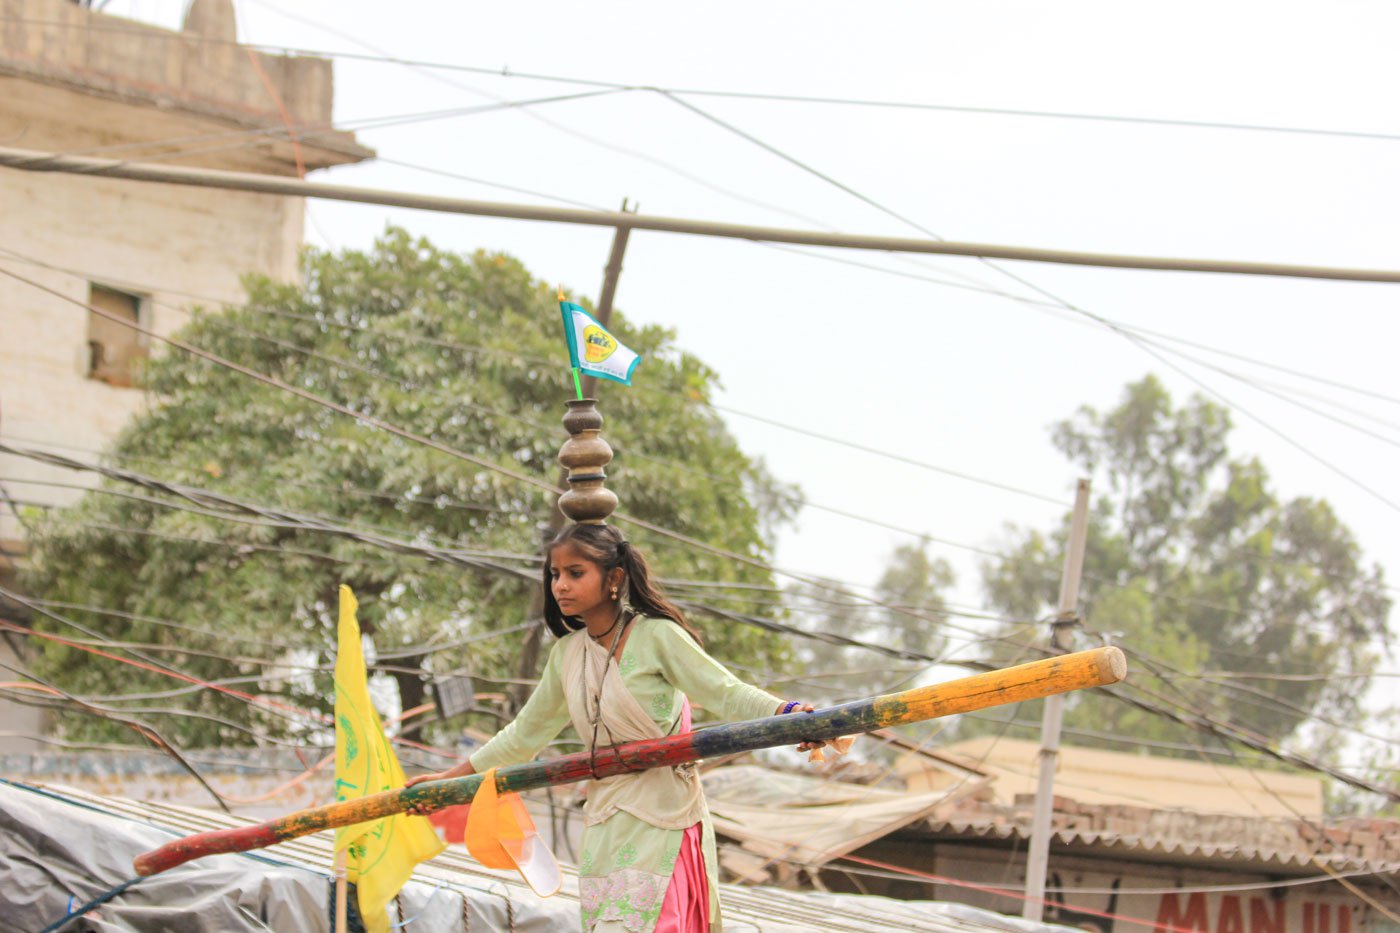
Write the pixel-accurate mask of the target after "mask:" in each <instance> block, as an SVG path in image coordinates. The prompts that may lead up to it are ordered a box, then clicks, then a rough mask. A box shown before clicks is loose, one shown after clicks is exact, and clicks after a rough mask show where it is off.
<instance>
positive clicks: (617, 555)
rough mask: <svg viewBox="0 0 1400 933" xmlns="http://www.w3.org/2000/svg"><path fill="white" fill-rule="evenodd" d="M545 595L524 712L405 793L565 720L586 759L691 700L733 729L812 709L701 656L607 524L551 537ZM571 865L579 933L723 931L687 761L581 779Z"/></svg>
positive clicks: (467, 769) (656, 731) (534, 747)
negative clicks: (578, 854) (539, 662)
mask: <svg viewBox="0 0 1400 933" xmlns="http://www.w3.org/2000/svg"><path fill="white" fill-rule="evenodd" d="M544 593H545V600H544V602H545V610H544V612H545V622H546V623H547V624H548V625H549V629H550V631H551V632H553V633H554V634H555V635H556V636H558V639H559V640H558V641H557V642H555V644H554V647H553V648H552V649H551V650H550V653H549V659H548V661H547V662H546V663H545V667H544V673H543V674H542V675H541V677H540V684H539V687H538V688H536V690H535V692H534V693H533V694H532V695H531V696H530V699H529V700H528V701H527V702H526V703H525V706H524V707H523V708H522V709H521V711H520V715H518V716H517V717H516V718H515V720H514V721H513V722H511V723H510V724H509V725H507V726H506V727H505V728H504V729H502V730H501V731H500V732H499V733H497V734H496V736H495V738H493V739H491V741H490V742H487V743H486V745H484V746H482V747H481V748H480V749H478V750H477V751H476V752H475V753H474V754H473V755H472V756H471V757H470V758H469V759H468V760H466V761H464V762H462V763H461V764H459V765H457V766H456V767H454V768H451V769H449V770H447V771H443V772H440V773H437V774H424V775H420V776H418V777H415V778H412V779H411V780H409V781H408V782H407V786H410V787H411V786H412V785H414V784H417V783H419V782H420V781H436V780H441V779H443V778H454V777H462V776H464V775H468V774H474V773H477V772H480V771H484V770H487V769H489V768H495V767H501V766H505V765H512V764H518V763H521V762H525V761H529V760H530V759H532V758H533V757H534V756H535V755H536V754H537V753H538V752H539V751H540V750H541V749H542V748H544V747H545V745H547V744H548V743H549V742H550V741H551V740H552V739H553V738H554V737H555V736H556V735H558V734H559V732H560V731H561V730H562V729H563V728H564V727H565V726H566V725H569V724H570V723H572V724H573V727H574V729H575V730H576V731H577V732H578V735H579V738H580V739H582V741H583V743H584V746H585V748H587V749H590V750H591V749H596V748H600V747H603V748H605V747H607V746H610V745H615V744H623V743H626V742H635V741H638V740H641V739H654V738H661V737H662V736H665V735H672V734H676V733H680V732H688V731H689V730H690V701H689V698H694V699H695V701H696V702H697V703H699V704H701V705H702V706H704V707H705V709H707V710H709V711H710V713H711V714H713V715H715V716H717V717H719V718H721V719H725V720H730V721H737V720H745V719H758V718H760V717H763V716H773V715H777V714H781V713H789V712H793V711H794V710H801V711H804V712H810V711H811V709H812V707H811V706H808V705H806V704H802V703H798V702H795V701H793V702H787V703H784V702H783V701H782V700H780V699H778V698H777V697H775V696H773V695H772V694H770V693H767V692H765V691H763V690H760V689H758V688H757V687H751V686H749V685H748V684H745V683H743V682H741V681H740V680H739V679H738V678H736V677H735V676H734V675H733V674H731V673H730V672H729V671H728V670H726V669H725V668H723V667H721V666H720V665H719V664H718V663H717V662H715V661H714V660H713V659H712V658H711V657H710V656H709V655H707V654H706V653H705V652H704V651H703V650H701V648H700V646H699V640H700V639H699V636H698V635H697V634H696V633H695V631H694V630H693V629H692V628H691V627H690V626H689V625H688V624H687V623H686V621H685V616H684V615H683V614H682V613H681V611H680V610H679V609H678V608H676V606H675V605H673V604H672V603H671V602H670V600H668V599H667V598H666V597H665V595H663V594H662V592H661V591H660V589H659V588H658V586H657V585H656V583H655V582H654V581H653V580H652V579H651V574H650V569H649V568H648V566H647V562H646V559H645V558H644V557H643V556H642V555H641V553H640V552H638V551H637V550H636V549H635V548H633V547H632V545H631V544H629V543H628V542H627V541H626V540H625V539H624V538H623V537H622V534H621V532H619V531H618V530H617V529H615V528H612V527H610V526H607V525H590V524H580V525H573V526H571V527H569V528H567V529H565V530H564V531H563V532H562V533H561V534H560V535H559V536H558V537H557V538H555V539H554V541H553V542H552V543H551V544H550V545H549V548H548V550H547V552H546V560H545V567H544ZM821 744H823V743H804V744H803V745H802V746H799V748H802V749H808V748H815V747H817V746H818V745H821ZM578 869H579V896H580V900H581V901H582V907H583V929H584V931H585V933H613V931H627V933H650V931H653V930H654V931H657V933H710V931H718V930H720V928H721V926H720V911H719V898H718V892H717V887H716V885H717V879H718V871H717V866H716V859H715V835H714V829H713V827H712V826H711V824H710V815H709V811H708V809H707V808H706V806H705V797H704V794H703V792H702V791H701V787H700V778H699V775H698V774H697V772H696V770H695V766H694V764H687V765H680V766H676V767H671V768H653V769H651V770H649V771H637V772H631V773H628V774H619V775H615V776H613V777H607V778H603V779H601V780H593V781H590V782H589V783H588V798H587V802H586V804H585V805H584V831H583V840H582V858H581V859H580V861H579V866H578Z"/></svg>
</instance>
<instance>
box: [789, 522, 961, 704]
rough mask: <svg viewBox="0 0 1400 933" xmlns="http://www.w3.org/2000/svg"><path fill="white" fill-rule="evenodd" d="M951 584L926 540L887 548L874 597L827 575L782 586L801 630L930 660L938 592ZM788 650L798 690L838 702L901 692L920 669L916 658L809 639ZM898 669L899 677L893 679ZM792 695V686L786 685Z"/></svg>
mask: <svg viewBox="0 0 1400 933" xmlns="http://www.w3.org/2000/svg"><path fill="white" fill-rule="evenodd" d="M952 585H953V571H952V568H951V567H950V566H949V565H948V563H947V562H946V561H944V560H942V559H940V558H931V557H929V555H928V547H927V543H926V542H920V543H919V544H902V545H900V546H898V547H896V548H895V549H894V551H893V553H892V554H891V555H890V558H889V563H888V564H887V566H886V567H885V570H884V572H883V573H882V574H881V575H880V579H879V580H878V581H877V582H876V584H875V591H874V594H873V596H874V602H871V601H870V600H863V599H861V598H860V597H859V596H858V595H857V594H856V593H854V592H852V591H850V590H848V589H845V588H843V587H842V586H841V585H840V584H839V583H836V582H834V581H827V580H820V581H814V583H797V584H794V585H792V586H790V587H789V588H788V589H787V591H786V594H785V602H786V604H787V606H788V609H789V612H790V613H791V614H792V615H793V616H794V617H795V618H796V619H797V621H798V623H799V624H800V625H801V626H802V627H803V628H805V629H807V630H808V631H811V632H831V633H834V634H837V635H842V636H845V637H846V638H853V639H856V640H859V641H864V642H867V643H872V644H878V645H883V646H886V647H890V648H895V649H898V650H902V651H907V652H910V654H911V655H914V656H920V655H922V656H928V657H937V656H938V654H939V652H941V651H942V649H943V647H944V644H945V641H946V639H945V638H944V635H943V632H942V630H943V627H944V625H943V624H944V623H945V622H946V621H947V618H948V613H947V604H946V602H945V601H944V598H943V593H944V591H946V590H947V589H948V588H949V587H951V586H952ZM794 650H795V651H796V652H797V654H798V658H799V660H800V662H801V667H802V668H803V669H804V670H806V671H807V672H808V673H809V675H811V676H809V677H807V678H806V679H805V680H804V682H803V683H802V685H801V688H800V692H801V695H802V696H804V697H807V698H809V699H818V700H823V701H846V700H851V699H856V698H858V697H865V696H871V695H873V694H877V693H882V692H887V691H889V690H894V689H901V685H902V686H908V685H909V684H908V680H909V679H912V677H915V676H917V673H918V672H919V671H921V670H923V669H925V668H927V667H928V664H927V663H924V662H919V661H907V662H904V661H896V660H893V659H891V658H888V657H882V656H880V655H878V654H873V653H871V652H870V651H868V650H865V649H862V648H854V647H849V646H843V645H840V644H837V643H831V642H821V641H816V640H811V641H808V640H803V641H802V642H801V643H800V644H798V645H797V646H795V648H794ZM901 671H902V672H903V673H904V674H905V675H906V676H905V678H904V680H897V677H898V674H899V673H900V672H901ZM833 675H839V676H833ZM818 678H820V679H818ZM793 692H794V693H796V692H799V691H798V690H797V689H796V688H794V691H793Z"/></svg>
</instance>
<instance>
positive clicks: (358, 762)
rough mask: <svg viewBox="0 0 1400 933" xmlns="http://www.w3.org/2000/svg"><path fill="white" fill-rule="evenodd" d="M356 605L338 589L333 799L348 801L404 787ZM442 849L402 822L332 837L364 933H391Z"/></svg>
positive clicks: (427, 832)
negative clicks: (355, 895)
mask: <svg viewBox="0 0 1400 933" xmlns="http://www.w3.org/2000/svg"><path fill="white" fill-rule="evenodd" d="M358 608H359V604H358V603H357V602H356V601H355V594H354V593H352V592H350V587H348V586H342V587H341V588H340V629H339V633H338V639H337V641H338V644H337V648H336V656H335V799H336V800H337V801H340V800H353V799H354V798H356V797H364V796H366V795H367V794H377V793H379V792H380V791H386V790H394V789H397V788H400V787H403V768H401V767H399V760H398V759H397V758H396V757H394V750H393V749H392V748H390V747H389V739H388V738H387V737H386V736H385V735H384V727H383V725H381V724H380V721H379V716H378V715H377V714H376V713H375V711H374V705H373V704H372V703H370V699H369V684H368V683H367V681H366V679H365V656H364V653H363V651H362V650H361V646H360V623H359V620H358V619H356V617H355V610H356V609H358ZM444 848H446V847H445V846H444V845H443V844H442V842H441V841H440V840H439V839H438V836H437V833H436V832H435V831H434V830H433V827H432V824H430V823H429V822H428V821H427V819H425V818H424V817H421V816H408V815H405V814H399V815H397V816H390V817H386V818H384V819H382V820H373V821H371V822H368V823H357V824H355V825H354V826H342V827H341V828H339V829H337V830H336V831H335V850H336V851H337V852H339V851H340V850H341V849H348V853H347V858H346V879H347V880H348V881H351V882H353V883H354V884H355V885H357V886H358V889H359V892H360V916H361V917H362V918H364V923H365V929H366V930H368V931H369V933H388V931H389V915H388V913H387V910H386V908H387V906H388V904H389V902H390V901H391V900H393V899H394V897H395V896H396V895H397V894H398V893H399V889H400V888H402V887H403V885H404V882H405V881H407V880H408V879H409V876H410V875H412V874H413V866H414V865H417V864H418V863H419V862H421V861H423V860H424V859H430V858H432V857H433V856H434V855H437V854H438V853H439V852H441V851H442V850H443V849H444Z"/></svg>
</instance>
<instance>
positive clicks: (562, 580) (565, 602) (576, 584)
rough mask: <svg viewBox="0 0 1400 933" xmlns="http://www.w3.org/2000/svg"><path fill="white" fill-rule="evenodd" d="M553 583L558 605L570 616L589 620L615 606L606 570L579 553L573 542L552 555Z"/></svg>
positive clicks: (560, 546) (550, 583) (566, 542)
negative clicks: (595, 612) (608, 592)
mask: <svg viewBox="0 0 1400 933" xmlns="http://www.w3.org/2000/svg"><path fill="white" fill-rule="evenodd" d="M549 581H550V582H549V587H550V591H551V592H552V593H553V594H554V601H555V602H557V603H558V604H559V611H560V612H562V613H564V615H566V616H586V615H588V614H589V613H590V612H592V611H594V610H596V609H598V608H599V607H600V606H605V605H609V604H610V603H611V601H610V600H609V599H608V594H607V581H606V580H605V579H603V571H602V569H601V568H600V567H599V566H598V565H597V564H595V563H594V562H593V561H591V560H589V559H588V558H586V557H584V556H583V555H582V554H581V553H579V550H578V549H577V548H576V547H574V545H573V542H571V541H565V542H564V543H563V544H561V545H559V546H558V547H556V548H555V549H554V550H553V551H551V552H550V555H549Z"/></svg>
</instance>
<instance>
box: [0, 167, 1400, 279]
mask: <svg viewBox="0 0 1400 933" xmlns="http://www.w3.org/2000/svg"><path fill="white" fill-rule="evenodd" d="M0 166H6V167H9V168H14V169H21V170H23V171H29V172H64V173H68V174H75V175H96V176H100V177H107V178H124V179H127V180H130V181H149V182H159V183H161V184H167V185H190V186H193V187H197V188H223V189H226V190H229V191H255V192H260V193H263V194H276V195H285V196H289V197H297V198H321V199H324V200H329V201H354V202H358V203H361V204H382V205H387V206H390V207H408V208H413V209H415V210H423V211H439V212H442V213H449V214H474V215H478V216H482V217H510V218H514V219H516V220H540V221H547V222H550V223H562V224H586V225H589V226H594V227H631V228H634V229H637V230H658V231H662V232H666V233H688V234H691V235H694V236H712V237H727V238H730V239H736V240H758V241H760V242H767V243H797V244H801V245H804V246H830V247H836V248H839V249H867V250H881V251H885V252H894V253H934V254H938V255H944V256H979V257H982V258H985V259H1013V260H1022V261H1026V262H1053V263H1065V264H1068V265H1076V266H1108V267H1113V268H1120V269H1156V270H1164V271H1173V272H1217V273H1230V274H1234V275H1282V276H1291V277H1296V278H1308V279H1346V280H1350V281H1357V282H1400V270H1394V269H1344V268H1338V267H1335V266H1312V265H1300V264H1297V263H1272V262H1241V261H1236V260H1228V259H1181V258H1174V257H1166V256H1125V255H1119V254H1113V253H1088V252H1083V251H1078V250H1057V249H1041V248H1038V247H1033V246H1006V245H1001V244H995V243H958V242H954V241H952V240H935V239H932V238H923V239H920V238H917V237H891V236H867V235H864V234H858V233H830V232H827V231H824V230H793V229H789V228H784V227H755V226H749V225H746V224H730V223H721V222H717V221H710V220H691V219H688V218H684V217H648V216H643V215H639V214H629V213H626V212H623V211H594V210H586V209H581V208H568V207H539V206H536V205H532V204H504V203H500V202H497V201H475V200H469V199H466V198H445V197H440V196H437V195H431V194H414V193H411V192H405V191H387V190H384V189H380V188H358V187H355V186H353V185H336V184H329V183H322V182H307V181H302V180H301V179H299V178H283V177H281V176H277V175H259V174H256V173H253V172H227V171H222V170H220V169H212V168H190V167H187V166H183V165H156V164H152V163H149V162H122V161H119V160H117V159H96V158H92V157H89V156H70V155H63V154H61V153H53V152H36V151H33V150H29V149H12V148H8V147H0Z"/></svg>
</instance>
